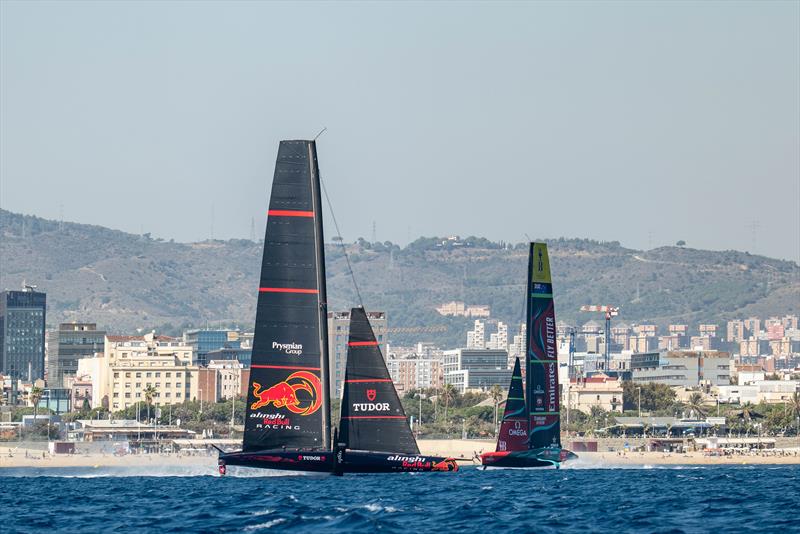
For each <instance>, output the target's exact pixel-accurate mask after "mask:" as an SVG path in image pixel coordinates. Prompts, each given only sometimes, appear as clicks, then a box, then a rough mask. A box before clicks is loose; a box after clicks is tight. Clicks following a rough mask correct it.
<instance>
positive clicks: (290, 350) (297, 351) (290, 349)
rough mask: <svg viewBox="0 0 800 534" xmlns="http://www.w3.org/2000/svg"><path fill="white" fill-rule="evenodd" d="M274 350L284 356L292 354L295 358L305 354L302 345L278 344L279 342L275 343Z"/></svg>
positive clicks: (273, 343)
mask: <svg viewBox="0 0 800 534" xmlns="http://www.w3.org/2000/svg"><path fill="white" fill-rule="evenodd" d="M272 348H273V349H274V350H279V351H281V352H283V353H284V354H291V355H293V356H300V355H301V354H303V344H302V343H278V342H277V341H273V342H272Z"/></svg>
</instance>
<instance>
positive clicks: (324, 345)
mask: <svg viewBox="0 0 800 534" xmlns="http://www.w3.org/2000/svg"><path fill="white" fill-rule="evenodd" d="M308 160H309V161H312V162H313V164H312V165H311V166H310V171H311V195H312V200H313V202H314V232H315V234H316V235H315V236H314V243H315V244H316V262H317V287H318V288H319V314H318V315H319V343H320V353H321V356H322V358H321V361H320V370H321V373H322V442H323V443H325V444H326V445H325V446H326V447H327V448H329V449H332V447H333V446H334V445H335V444H334V443H332V442H331V435H330V433H331V392H330V384H331V381H330V369H329V359H328V290H327V284H326V283H325V238H324V234H323V233H322V196H321V194H320V181H319V180H320V178H319V166H318V164H317V142H316V141H310V142H309V143H308Z"/></svg>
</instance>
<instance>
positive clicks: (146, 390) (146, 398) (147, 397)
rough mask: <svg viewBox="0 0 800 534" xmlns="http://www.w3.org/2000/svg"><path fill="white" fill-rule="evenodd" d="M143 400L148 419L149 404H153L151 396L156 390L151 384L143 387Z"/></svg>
mask: <svg viewBox="0 0 800 534" xmlns="http://www.w3.org/2000/svg"><path fill="white" fill-rule="evenodd" d="M143 393H144V402H145V403H146V404H147V419H150V406H151V405H152V404H153V397H154V396H155V394H156V393H158V391H157V390H156V388H154V387H153V386H152V385H148V386H147V387H146V388H144V391H143Z"/></svg>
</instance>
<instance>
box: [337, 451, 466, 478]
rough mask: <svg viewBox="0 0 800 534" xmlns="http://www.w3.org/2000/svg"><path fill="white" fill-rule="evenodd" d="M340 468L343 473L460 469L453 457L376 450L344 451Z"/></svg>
mask: <svg viewBox="0 0 800 534" xmlns="http://www.w3.org/2000/svg"><path fill="white" fill-rule="evenodd" d="M339 469H340V470H341V472H343V473H402V472H423V471H458V464H457V463H456V461H455V460H454V459H452V458H444V457H442V456H424V455H421V454H417V455H414V454H404V453H394V452H375V451H355V450H345V451H342V456H341V462H340V464H339Z"/></svg>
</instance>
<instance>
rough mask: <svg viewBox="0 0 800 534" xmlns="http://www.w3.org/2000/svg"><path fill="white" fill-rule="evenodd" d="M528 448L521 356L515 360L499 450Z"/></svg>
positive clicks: (498, 443)
mask: <svg viewBox="0 0 800 534" xmlns="http://www.w3.org/2000/svg"><path fill="white" fill-rule="evenodd" d="M527 448H528V416H527V415H526V414H525V396H524V394H523V392H522V372H521V370H520V365H519V358H517V359H516V361H515V362H514V372H513V373H512V375H511V384H510V385H509V386H508V398H507V399H506V409H505V412H504V414H503V422H502V423H501V424H500V433H499V434H498V435H497V450H498V451H523V450H526V449H527Z"/></svg>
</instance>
